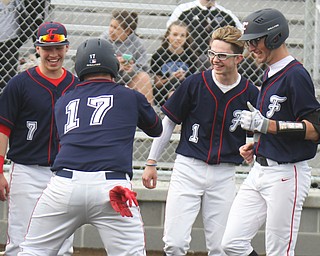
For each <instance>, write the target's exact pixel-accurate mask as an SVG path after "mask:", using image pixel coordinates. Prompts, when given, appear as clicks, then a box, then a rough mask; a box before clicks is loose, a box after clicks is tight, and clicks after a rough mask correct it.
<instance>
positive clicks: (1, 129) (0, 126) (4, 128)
mask: <svg viewBox="0 0 320 256" xmlns="http://www.w3.org/2000/svg"><path fill="white" fill-rule="evenodd" d="M0 132H1V133H3V134H4V135H6V136H8V137H10V133H11V129H10V128H9V127H8V126H6V125H4V124H0Z"/></svg>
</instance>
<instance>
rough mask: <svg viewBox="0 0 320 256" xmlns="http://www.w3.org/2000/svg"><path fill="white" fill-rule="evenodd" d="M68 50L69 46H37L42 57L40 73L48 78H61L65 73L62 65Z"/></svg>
mask: <svg viewBox="0 0 320 256" xmlns="http://www.w3.org/2000/svg"><path fill="white" fill-rule="evenodd" d="M68 49H69V46H68V45H58V46H42V47H40V46H37V47H36V51H37V53H38V54H39V55H40V64H39V67H40V71H41V72H42V73H43V74H44V75H45V76H47V77H50V78H59V77H60V76H61V74H62V72H63V71H62V65H63V61H64V59H65V57H66V54H67V51H68Z"/></svg>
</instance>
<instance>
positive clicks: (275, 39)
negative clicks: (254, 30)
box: [264, 33, 283, 50]
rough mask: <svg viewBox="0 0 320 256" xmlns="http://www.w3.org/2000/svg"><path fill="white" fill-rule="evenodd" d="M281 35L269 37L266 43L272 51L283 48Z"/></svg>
mask: <svg viewBox="0 0 320 256" xmlns="http://www.w3.org/2000/svg"><path fill="white" fill-rule="evenodd" d="M281 37H282V35H281V33H277V34H276V35H268V36H267V37H266V39H265V41H264V44H265V46H266V47H267V48H268V49H270V50H272V49H277V48H279V47H280V46H281V44H282V43H283V40H281V39H282V38H281Z"/></svg>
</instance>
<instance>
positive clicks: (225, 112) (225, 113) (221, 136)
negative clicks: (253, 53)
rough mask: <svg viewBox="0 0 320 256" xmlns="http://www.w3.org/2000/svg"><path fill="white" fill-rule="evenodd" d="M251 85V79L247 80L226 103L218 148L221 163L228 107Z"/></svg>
mask: <svg viewBox="0 0 320 256" xmlns="http://www.w3.org/2000/svg"><path fill="white" fill-rule="evenodd" d="M248 86H249V80H247V82H246V86H245V87H244V89H243V90H242V91H241V92H239V93H238V94H236V95H234V96H233V97H232V98H231V99H230V100H229V101H228V102H227V104H226V106H225V108H224V112H223V119H222V124H223V125H222V126H221V132H220V144H219V149H218V157H217V163H220V155H221V149H222V140H223V131H224V126H225V125H224V124H225V121H226V115H227V109H228V107H229V105H230V103H231V101H233V100H234V99H235V98H237V97H238V96H240V95H241V94H242V93H244V92H245V91H246V90H247V89H248Z"/></svg>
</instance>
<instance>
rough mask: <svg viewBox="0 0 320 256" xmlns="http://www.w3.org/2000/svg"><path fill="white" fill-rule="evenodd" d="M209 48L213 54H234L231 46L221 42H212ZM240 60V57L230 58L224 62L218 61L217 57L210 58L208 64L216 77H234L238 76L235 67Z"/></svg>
mask: <svg viewBox="0 0 320 256" xmlns="http://www.w3.org/2000/svg"><path fill="white" fill-rule="evenodd" d="M210 46H211V47H210V48H211V50H212V51H213V52H215V53H227V54H234V52H233V50H232V45H231V44H230V43H227V42H224V41H222V40H213V41H212V42H211V45H210ZM242 59H243V56H242V55H237V56H232V57H229V58H227V59H226V60H220V59H219V58H218V57H217V56H212V57H210V63H211V66H212V69H214V71H215V74H216V75H223V76H230V75H231V76H236V75H237V74H238V69H237V65H238V64H239V63H240V62H241V61H242Z"/></svg>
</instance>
